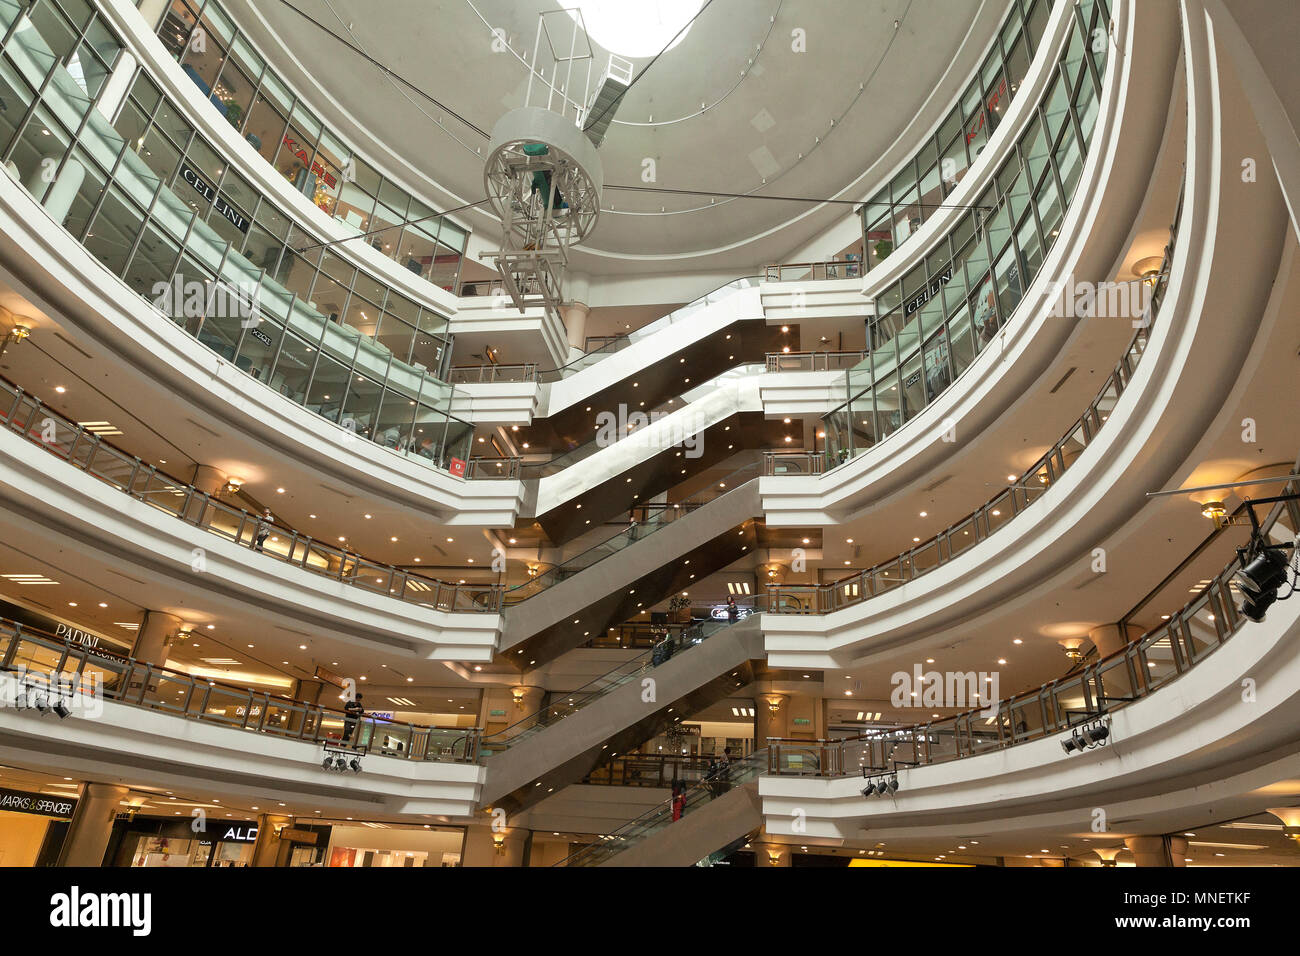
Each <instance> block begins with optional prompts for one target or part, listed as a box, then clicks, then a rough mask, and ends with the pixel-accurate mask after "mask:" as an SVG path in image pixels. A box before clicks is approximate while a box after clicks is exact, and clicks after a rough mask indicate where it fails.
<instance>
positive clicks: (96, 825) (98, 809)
mask: <svg viewBox="0 0 1300 956" xmlns="http://www.w3.org/2000/svg"><path fill="white" fill-rule="evenodd" d="M126 794H127V788H126V787H121V786H116V785H113V784H107V783H87V784H83V785H82V787H81V794H80V796H79V797H78V798H77V809H76V812H75V813H73V815H72V822H71V823H70V824H69V825H68V834H67V836H65V837H64V838H63V849H62V850H61V851H60V852H59V864H58V865H59V866H100V865H101V864H102V863H103V862H104V851H105V850H106V849H107V848H108V838H109V837H110V836H111V835H112V833H113V820H114V818H115V817H116V816H117V811H118V809H119V808H120V807H121V805H122V800H123V798H125V797H126Z"/></svg>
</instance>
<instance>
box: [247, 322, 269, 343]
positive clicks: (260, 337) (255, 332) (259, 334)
mask: <svg viewBox="0 0 1300 956" xmlns="http://www.w3.org/2000/svg"><path fill="white" fill-rule="evenodd" d="M248 334H249V335H251V336H252V337H253V338H255V339H257V341H259V342H261V343H262V344H263V345H265V346H267V347H268V348H269V347H270V345H271V336H269V335H267V334H266V333H265V332H263V331H262V330H261V329H255V328H252V327H251V326H250V327H249V329H248Z"/></svg>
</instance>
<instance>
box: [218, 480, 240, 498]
mask: <svg viewBox="0 0 1300 956" xmlns="http://www.w3.org/2000/svg"><path fill="white" fill-rule="evenodd" d="M242 487H244V479H243V478H233V477H232V478H227V479H226V483H225V484H224V485H222V487H221V490H222V491H224V492H225V493H226V494H228V495H235V494H238V493H239V489H240V488H242Z"/></svg>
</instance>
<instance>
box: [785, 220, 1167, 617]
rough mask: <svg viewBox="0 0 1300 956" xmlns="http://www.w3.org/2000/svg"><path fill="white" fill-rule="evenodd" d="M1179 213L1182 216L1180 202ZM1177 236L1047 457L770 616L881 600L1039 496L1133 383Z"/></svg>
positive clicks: (806, 461)
mask: <svg viewBox="0 0 1300 956" xmlns="http://www.w3.org/2000/svg"><path fill="white" fill-rule="evenodd" d="M1179 208H1180V210H1181V200H1180V202H1179ZM1177 236H1178V222H1177V220H1175V222H1174V224H1173V226H1172V227H1171V229H1170V238H1169V243H1168V245H1166V247H1165V255H1164V259H1163V262H1162V263H1161V267H1160V272H1159V274H1158V275H1157V276H1156V277H1155V279H1154V280H1153V285H1152V289H1151V298H1150V303H1149V305H1148V307H1147V309H1146V311H1145V312H1144V313H1143V316H1142V319H1141V320H1140V321H1139V322H1137V323H1136V324H1137V325H1138V328H1137V329H1136V330H1135V331H1134V333H1133V337H1132V339H1131V340H1130V341H1129V345H1128V348H1126V349H1125V350H1124V354H1123V356H1122V357H1121V358H1120V360H1119V362H1118V363H1117V364H1116V366H1115V369H1114V370H1113V371H1112V372H1111V374H1110V375H1109V376H1108V377H1107V379H1106V381H1105V382H1104V383H1103V385H1102V387H1101V390H1100V391H1099V392H1098V394H1097V396H1096V398H1094V399H1093V401H1092V403H1091V404H1090V405H1089V406H1088V408H1087V409H1086V410H1085V411H1084V413H1083V414H1082V415H1081V416H1079V418H1078V419H1077V420H1076V421H1075V422H1074V424H1073V425H1071V426H1070V428H1069V429H1068V430H1067V431H1066V433H1065V435H1064V436H1063V437H1062V438H1061V439H1059V440H1058V441H1057V442H1056V444H1054V445H1053V446H1052V447H1051V449H1050V450H1048V451H1047V453H1046V454H1044V455H1043V456H1042V457H1040V458H1039V459H1038V461H1036V462H1035V463H1034V464H1033V465H1031V466H1030V467H1029V468H1028V469H1026V470H1025V471H1024V472H1023V473H1022V474H1021V475H1020V476H1019V477H1018V478H1017V479H1016V480H1015V481H1014V482H1013V483H1012V484H1011V485H1010V486H1009V487H1007V488H1006V489H1005V490H1003V491H1001V492H999V493H998V494H997V495H995V496H994V497H993V498H992V499H990V500H989V501H988V502H986V503H985V504H984V505H983V506H982V507H980V508H979V510H977V511H975V512H974V513H973V514H970V515H968V516H967V517H965V518H963V519H962V520H961V521H959V522H957V523H956V524H954V525H952V526H951V527H949V528H947V529H945V530H944V531H941V532H939V534H937V535H935V536H934V537H932V538H930V539H929V540H926V541H923V542H921V543H919V544H917V545H916V546H915V547H913V548H912V549H910V550H909V551H905V552H904V553H902V554H900V555H897V556H896V557H893V558H890V559H889V560H887V561H884V562H881V563H880V564H876V565H874V566H872V567H870V568H867V569H865V570H863V571H857V572H854V573H853V574H850V575H847V576H845V577H843V578H841V579H839V580H837V581H834V582H831V583H830V584H823V585H816V584H812V585H787V586H782V587H779V588H776V589H775V596H776V597H777V598H779V600H776V601H774V602H773V607H774V611H775V613H782V614H830V613H832V612H834V611H838V610H840V609H841V608H845V607H849V606H850V605H853V604H858V603H861V602H862V601H866V600H868V599H870V598H873V597H876V596H878V595H881V594H884V593H885V592H887V591H890V590H893V589H894V588H896V587H898V586H899V585H900V584H902V583H904V582H906V581H911V580H915V579H916V578H918V577H920V576H921V575H923V574H925V573H926V572H928V571H932V570H934V569H935V568H937V567H939V566H940V565H942V564H946V563H947V562H949V561H951V560H952V559H953V558H955V557H957V556H958V555H960V554H962V553H964V552H965V551H966V550H968V549H969V548H972V547H974V546H975V545H976V544H978V543H979V542H981V541H983V540H985V539H987V538H988V537H989V536H990V535H992V534H993V533H995V532H996V531H997V530H998V529H999V528H1001V527H1002V526H1003V525H1004V524H1006V523H1007V522H1009V521H1011V520H1012V519H1013V518H1015V517H1016V515H1018V514H1020V513H1021V512H1023V511H1024V510H1025V509H1026V508H1028V507H1029V506H1030V505H1032V504H1033V503H1034V502H1035V501H1037V500H1039V499H1040V498H1042V497H1043V496H1044V495H1045V494H1046V493H1047V491H1048V489H1049V488H1050V487H1051V486H1052V485H1053V484H1055V482H1056V481H1058V480H1059V479H1060V477H1061V476H1062V475H1063V474H1064V473H1065V471H1066V470H1067V469H1068V468H1069V467H1070V466H1071V465H1073V464H1074V462H1075V461H1076V460H1078V458H1079V456H1080V455H1081V454H1082V453H1083V451H1084V449H1085V448H1087V446H1088V445H1090V444H1091V443H1092V442H1093V441H1094V440H1095V439H1096V437H1097V436H1098V434H1100V432H1101V430H1102V428H1103V427H1104V426H1105V424H1106V422H1107V420H1108V419H1109V418H1110V415H1111V413H1112V412H1113V411H1114V408H1115V405H1116V403H1117V402H1118V401H1119V398H1120V396H1121V395H1122V394H1123V393H1124V390H1125V389H1126V388H1128V386H1129V384H1130V382H1132V380H1133V375H1134V373H1135V371H1136V370H1137V367H1138V364H1139V363H1140V362H1141V361H1142V356H1143V355H1144V354H1145V353H1146V349H1147V344H1148V342H1149V341H1150V335H1151V326H1152V324H1153V323H1154V322H1155V321H1156V319H1157V318H1158V317H1159V314H1160V305H1161V303H1162V302H1163V301H1164V297H1165V291H1166V288H1167V286H1168V281H1169V265H1170V262H1171V261H1172V257H1173V247H1174V243H1175V241H1176V240H1177ZM1143 281H1145V280H1143ZM827 431H828V432H829V431H830V429H829V428H828V429H827ZM805 454H808V453H805ZM812 454H815V453H812ZM764 466H765V474H768V475H776V474H803V473H813V472H811V471H808V472H803V471H800V470H799V469H800V468H804V467H807V468H809V469H811V467H812V466H811V464H810V458H809V457H802V458H801V457H800V456H799V454H797V453H796V454H792V455H772V454H769V455H767V456H766V457H765V459H764Z"/></svg>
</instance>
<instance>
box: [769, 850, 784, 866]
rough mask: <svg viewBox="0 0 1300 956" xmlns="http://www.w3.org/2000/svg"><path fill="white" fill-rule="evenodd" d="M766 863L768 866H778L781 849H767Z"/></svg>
mask: <svg viewBox="0 0 1300 956" xmlns="http://www.w3.org/2000/svg"><path fill="white" fill-rule="evenodd" d="M767 865H768V866H780V865H781V851H780V850H768V851H767Z"/></svg>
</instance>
